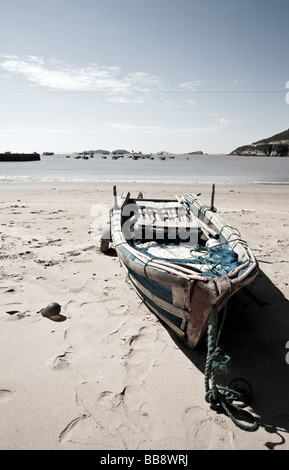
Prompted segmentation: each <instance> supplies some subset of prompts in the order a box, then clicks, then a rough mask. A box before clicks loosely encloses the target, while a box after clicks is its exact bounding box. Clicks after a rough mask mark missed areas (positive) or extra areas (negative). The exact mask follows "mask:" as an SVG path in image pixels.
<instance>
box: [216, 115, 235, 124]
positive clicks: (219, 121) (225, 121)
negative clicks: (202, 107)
mask: <svg viewBox="0 0 289 470" xmlns="http://www.w3.org/2000/svg"><path fill="white" fill-rule="evenodd" d="M216 122H217V124H220V125H221V126H227V125H228V124H231V121H230V120H229V119H226V118H225V117H224V116H222V117H218V118H217V119H216Z"/></svg>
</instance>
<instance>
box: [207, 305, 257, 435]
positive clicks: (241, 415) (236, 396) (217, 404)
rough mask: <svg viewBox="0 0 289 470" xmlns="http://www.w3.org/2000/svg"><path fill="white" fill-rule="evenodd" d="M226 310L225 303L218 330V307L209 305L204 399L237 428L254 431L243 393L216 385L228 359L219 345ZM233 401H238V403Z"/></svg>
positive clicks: (255, 428) (253, 422) (255, 422)
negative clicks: (217, 376)
mask: <svg viewBox="0 0 289 470" xmlns="http://www.w3.org/2000/svg"><path fill="white" fill-rule="evenodd" d="M226 310H227V304H226V306H225V311H224V316H223V319H222V323H221V326H220V329H219V331H218V308H217V306H216V305H211V311H212V313H211V316H210V319H209V325H208V352H207V360H206V367H205V388H206V395H205V399H206V401H207V402H208V403H210V404H211V407H212V408H213V409H215V410H216V411H219V412H224V413H225V414H226V415H227V416H229V417H230V418H231V419H232V421H233V422H234V423H235V424H236V425H237V426H238V427H239V428H241V429H243V430H244V431H256V430H257V429H258V427H259V426H258V423H257V421H256V420H255V418H254V417H253V416H252V415H251V413H249V412H248V411H246V410H244V408H245V407H246V406H247V403H246V400H245V397H244V396H243V394H242V393H241V392H238V391H237V390H233V389H232V388H230V387H223V386H218V385H217V383H216V374H217V373H218V372H224V371H226V370H227V367H228V363H229V361H230V357H229V356H228V355H227V354H225V353H224V352H223V351H222V349H221V348H220V346H219V339H220V334H221V331H222V327H223V324H224V320H225V316H226ZM234 402H238V404H237V403H234ZM247 423H250V424H247Z"/></svg>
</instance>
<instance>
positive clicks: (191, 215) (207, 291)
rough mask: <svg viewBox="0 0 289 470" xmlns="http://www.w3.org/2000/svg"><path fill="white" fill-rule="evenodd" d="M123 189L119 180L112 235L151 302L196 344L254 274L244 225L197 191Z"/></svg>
mask: <svg viewBox="0 0 289 470" xmlns="http://www.w3.org/2000/svg"><path fill="white" fill-rule="evenodd" d="M139 196H140V197H136V198H134V197H131V196H130V193H123V194H122V195H121V196H120V197H118V196H117V194H116V187H114V195H113V198H114V202H113V207H112V209H111V212H110V229H109V231H110V235H106V236H103V240H102V242H103V246H106V247H107V246H108V245H107V244H106V243H105V242H106V241H108V240H110V241H112V242H113V245H114V247H115V249H116V251H117V254H118V257H119V259H120V261H121V264H122V266H123V267H124V268H125V270H126V272H127V276H128V278H129V279H130V281H131V283H132V285H133V287H134V288H135V290H136V292H137V293H138V295H139V296H140V297H141V299H142V300H143V302H144V303H145V305H146V306H147V307H148V308H149V309H150V310H151V311H152V312H154V313H155V314H156V315H157V316H158V317H159V318H160V319H161V320H162V321H163V322H165V323H166V324H167V325H168V326H169V327H170V328H171V329H172V330H173V331H174V332H175V333H176V334H177V335H178V336H179V337H180V338H181V339H182V341H183V342H184V343H185V344H186V345H188V346H189V347H191V348H194V347H195V346H196V345H197V344H198V342H199V341H200V339H201V338H202V336H203V335H204V333H205V332H206V330H207V327H208V322H209V318H210V316H211V315H212V312H219V311H220V310H221V309H222V308H223V307H224V306H225V305H226V304H227V302H228V299H229V298H230V297H231V296H232V295H233V294H235V293H236V292H237V291H238V290H239V289H241V288H242V287H244V286H246V285H248V284H249V283H251V282H252V281H253V279H254V278H255V277H256V275H257V273H258V263H257V261H256V259H255V257H254V256H253V254H252V252H251V251H250V249H249V247H248V244H247V243H246V241H245V240H243V239H242V237H241V235H240V233H239V231H238V230H237V229H235V228H232V227H231V226H229V225H228V224H227V223H226V222H225V221H224V220H223V219H222V218H221V217H220V216H219V215H218V214H217V213H216V209H215V208H214V186H213V192H212V199H211V206H208V205H207V204H204V203H203V202H202V201H201V200H200V199H199V197H198V196H196V195H194V194H185V195H181V196H176V199H174V200H155V199H154V200H152V199H144V198H143V197H142V194H140V195H139Z"/></svg>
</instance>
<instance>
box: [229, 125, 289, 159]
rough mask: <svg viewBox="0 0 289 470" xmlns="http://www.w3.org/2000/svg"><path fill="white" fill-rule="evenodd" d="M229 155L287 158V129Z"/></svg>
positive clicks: (288, 131)
mask: <svg viewBox="0 0 289 470" xmlns="http://www.w3.org/2000/svg"><path fill="white" fill-rule="evenodd" d="M230 155H245V156H246V155H247V156H248V155H254V156H264V155H265V156H270V157H286V156H289V129H287V130H286V131H283V132H280V133H279V134H275V135H273V136H272V137H267V138H266V139H262V140H258V142H253V143H252V144H250V145H243V146H242V147H238V148H237V149H236V150H233V152H231V153H230Z"/></svg>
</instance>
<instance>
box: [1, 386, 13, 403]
mask: <svg viewBox="0 0 289 470" xmlns="http://www.w3.org/2000/svg"><path fill="white" fill-rule="evenodd" d="M13 398H14V396H13V393H12V392H11V391H10V390H5V389H3V390H0V403H4V402H6V401H10V400H13Z"/></svg>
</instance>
